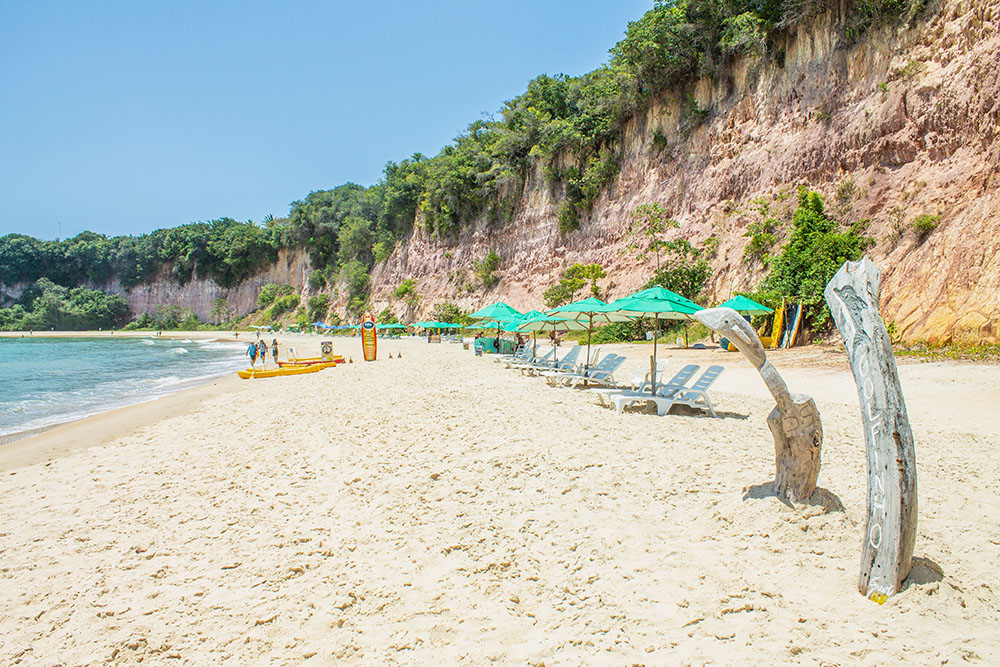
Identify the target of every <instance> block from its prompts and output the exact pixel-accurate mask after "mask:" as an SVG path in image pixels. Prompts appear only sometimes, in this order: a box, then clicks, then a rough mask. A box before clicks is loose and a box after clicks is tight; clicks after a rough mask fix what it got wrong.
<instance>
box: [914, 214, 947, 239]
mask: <svg viewBox="0 0 1000 667" xmlns="http://www.w3.org/2000/svg"><path fill="white" fill-rule="evenodd" d="M940 220H941V216H940V215H929V214H927V213H925V214H923V215H918V216H917V217H916V219H914V221H913V231H914V232H916V233H917V238H919V239H920V240H921V241H923V240H924V239H926V238H927V236H928V235H929V234H930V233H931V232H933V231H934V230H935V229H937V226H938V222H940Z"/></svg>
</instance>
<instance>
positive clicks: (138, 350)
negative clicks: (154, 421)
mask: <svg viewBox="0 0 1000 667" xmlns="http://www.w3.org/2000/svg"><path fill="white" fill-rule="evenodd" d="M245 347H246V346H245V345H243V344H241V343H217V342H210V341H194V340H190V339H182V340H165V339H162V338H156V337H155V336H150V337H148V338H131V337H128V338H127V337H125V336H122V337H120V338H119V337H118V336H115V338H113V339H112V338H110V337H108V338H32V337H30V336H29V337H25V338H0V436H5V435H9V434H11V433H17V432H20V431H25V430H29V429H35V428H40V427H44V426H50V425H52V424H58V423H61V422H65V421H70V420H73V419H79V418H81V417H87V416H89V415H93V414H96V413H99V412H105V411H107V410H113V409H115V408H120V407H122V406H125V405H130V404H132V403H141V402H143V401H148V400H151V399H154V398H157V397H159V396H163V395H165V394H169V393H172V392H175V391H177V390H179V389H183V388H185V387H190V386H194V385H197V384H201V383H203V382H205V381H207V380H209V379H211V378H213V377H218V376H220V375H225V374H228V373H231V372H233V371H235V370H237V369H239V368H244V367H246V366H247V359H246V358H245V357H244V356H243V351H244V349H245Z"/></svg>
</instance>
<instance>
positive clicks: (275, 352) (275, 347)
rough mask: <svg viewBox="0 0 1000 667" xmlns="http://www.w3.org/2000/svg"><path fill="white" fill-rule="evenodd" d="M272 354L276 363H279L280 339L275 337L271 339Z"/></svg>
mask: <svg viewBox="0 0 1000 667" xmlns="http://www.w3.org/2000/svg"><path fill="white" fill-rule="evenodd" d="M271 356H272V357H274V363H275V365H277V363H278V339H277V338H275V339H274V340H272V341H271Z"/></svg>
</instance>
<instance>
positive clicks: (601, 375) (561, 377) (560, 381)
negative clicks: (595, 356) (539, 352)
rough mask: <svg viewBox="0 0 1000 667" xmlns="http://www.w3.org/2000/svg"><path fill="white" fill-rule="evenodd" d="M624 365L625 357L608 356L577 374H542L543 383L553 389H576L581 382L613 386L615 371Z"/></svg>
mask: <svg viewBox="0 0 1000 667" xmlns="http://www.w3.org/2000/svg"><path fill="white" fill-rule="evenodd" d="M624 363H625V357H622V356H619V355H617V354H608V355H607V356H605V357H604V358H603V359H601V360H600V361H599V362H598V363H597V364H596V365H594V366H592V367H591V368H588V369H587V370H584V371H581V372H578V373H566V372H559V371H548V372H546V373H542V375H543V376H544V377H545V381H546V382H548V383H549V384H550V385H552V386H553V387H569V388H570V389H572V388H574V387H576V386H577V385H578V384H580V383H581V382H596V383H600V384H614V383H615V371H617V370H618V369H619V368H621V366H622V364H624Z"/></svg>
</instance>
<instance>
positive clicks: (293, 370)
mask: <svg viewBox="0 0 1000 667" xmlns="http://www.w3.org/2000/svg"><path fill="white" fill-rule="evenodd" d="M333 365H334V364H312V365H310V366H282V367H281V368H269V369H267V370H260V371H258V370H255V369H253V368H248V369H246V370H245V371H236V374H237V375H239V376H240V377H241V378H243V379H244V380H247V379H250V378H274V377H279V376H282V375H302V374H304V373H318V372H319V371H321V370H323V369H324V368H329V367H330V366H333Z"/></svg>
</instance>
